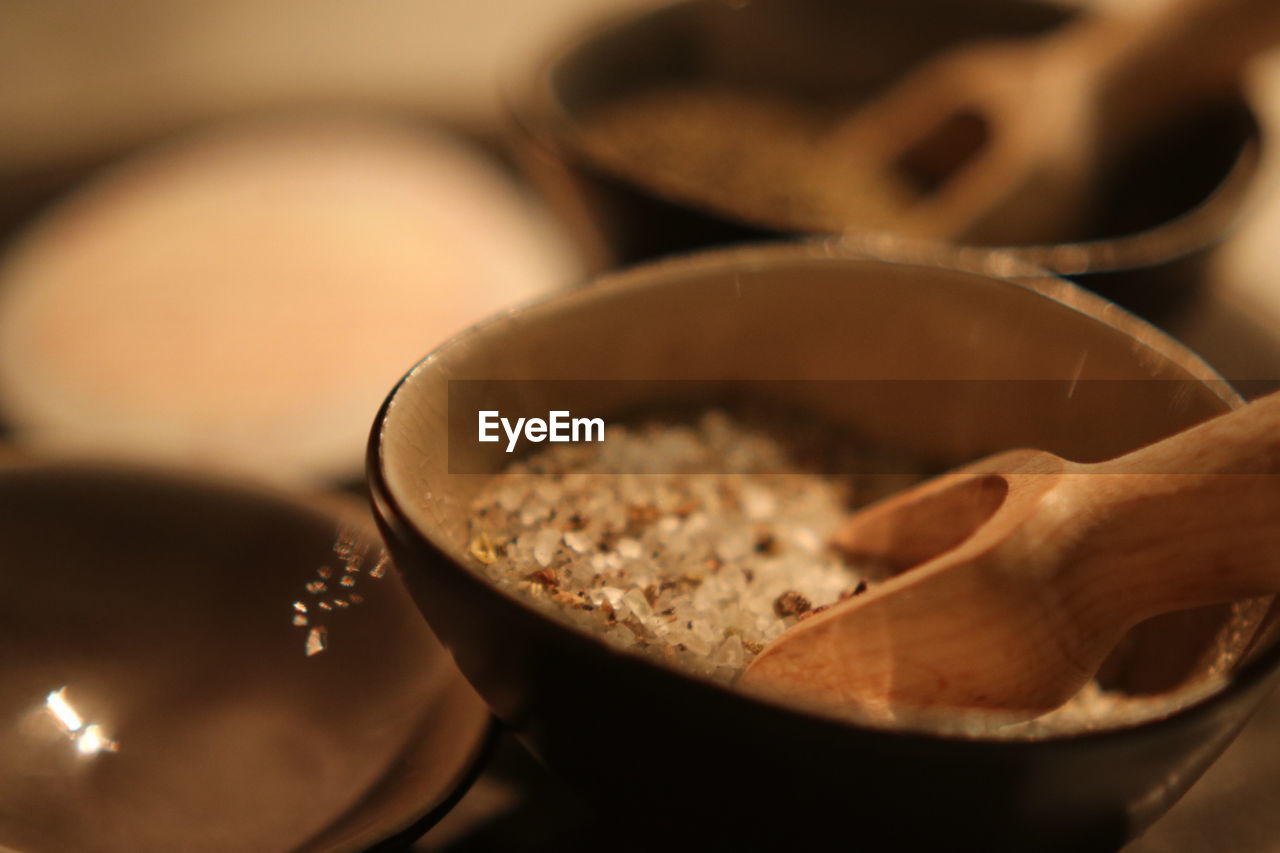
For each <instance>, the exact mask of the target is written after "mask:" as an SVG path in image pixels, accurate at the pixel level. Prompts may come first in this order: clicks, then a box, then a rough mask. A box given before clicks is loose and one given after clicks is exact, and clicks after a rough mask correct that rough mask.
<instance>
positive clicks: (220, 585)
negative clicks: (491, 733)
mask: <svg viewBox="0 0 1280 853" xmlns="http://www.w3.org/2000/svg"><path fill="white" fill-rule="evenodd" d="M0 531H2V532H3V536H4V543H5V546H4V550H5V559H4V562H3V564H0V586H2V588H3V589H4V596H3V598H0V849H3V850H5V851H14V853H60V851H71V850H75V851H84V853H161V851H163V853H169V851H175V850H184V851H192V853H196V851H210V853H212V851H231V850H235V851H246V853H248V851H260V853H268V851H285V850H288V851H295V853H358V851H365V850H369V849H372V848H373V847H375V846H376V845H378V844H380V843H382V842H384V841H386V840H387V839H389V838H392V837H396V838H400V839H401V840H403V838H404V837H406V836H407V837H410V838H411V837H416V835H418V834H421V832H422V831H423V829H424V828H425V826H426V825H428V824H430V823H433V822H434V821H436V820H438V819H439V818H440V816H441V815H442V814H443V812H444V811H446V810H447V809H448V808H449V807H450V806H452V804H453V803H454V802H455V801H456V798H457V797H458V796H460V795H461V790H462V789H464V788H465V787H466V783H467V782H468V781H469V780H470V778H471V775H472V773H473V772H474V769H475V767H476V766H477V764H478V762H479V761H480V760H481V758H482V756H483V751H484V749H483V748H484V745H485V743H486V739H487V737H486V736H487V732H488V730H489V721H490V717H489V714H488V712H487V710H486V709H485V707H484V703H483V702H481V701H480V699H479V697H477V696H476V695H475V693H474V692H473V691H472V690H471V689H470V688H469V687H468V685H467V684H466V682H465V681H464V680H463V678H462V676H461V675H460V674H459V673H458V671H457V669H456V668H455V667H454V666H453V664H452V662H451V661H450V660H449V659H448V657H447V656H446V655H445V653H444V650H443V649H442V648H441V646H440V644H439V642H438V641H437V640H436V639H435V638H434V637H433V636H432V634H431V632H430V631H429V630H428V629H427V627H426V626H425V625H424V624H423V623H422V620H421V618H420V617H419V616H418V614H417V612H416V611H415V609H414V607H413V603H412V602H411V601H410V600H409V597H408V595H407V594H406V592H405V590H404V587H403V586H402V585H401V584H400V582H399V580H398V579H397V577H396V576H395V574H394V573H392V572H389V571H384V569H385V562H384V563H383V565H382V567H381V568H380V567H379V562H378V561H379V559H380V557H382V556H383V551H382V549H381V547H380V546H379V545H378V540H377V536H376V534H375V533H374V532H373V530H372V523H371V521H370V520H369V518H368V512H367V510H364V509H363V508H362V507H361V506H360V504H359V502H356V501H354V500H353V499H331V498H328V497H313V498H298V497H294V496H290V495H288V494H282V493H279V492H275V491H271V490H267V489H263V488H260V487H258V486H246V485H243V484H241V483H235V482H230V481H219V480H215V479H209V478H204V477H195V476H191V475H178V474H173V473H166V472H162V471H158V470H155V469H147V468H138V467H124V466H118V465H112V466H107V465H101V464H90V463H79V462H74V463H73V462H50V461H37V460H32V459H22V458H18V457H16V456H9V457H7V458H5V459H4V460H3V464H0ZM325 587H327V588H325ZM339 601H340V602H341V603H339Z"/></svg>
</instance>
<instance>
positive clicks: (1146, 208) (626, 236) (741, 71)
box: [509, 0, 1259, 319]
mask: <svg viewBox="0 0 1280 853" xmlns="http://www.w3.org/2000/svg"><path fill="white" fill-rule="evenodd" d="M1072 14H1074V13H1073V11H1071V10H1069V9H1068V8H1067V7H1065V6H1062V5H1058V4H1055V3H1051V2H1041V0H951V1H950V2H938V0H859V2H856V3H841V2H838V0H753V2H750V3H734V2H725V0H691V2H683V3H676V4H672V5H670V6H667V7H663V8H660V9H658V10H657V11H645V12H641V13H638V14H633V15H631V16H629V17H626V18H623V19H621V20H618V21H615V22H614V23H612V24H609V25H606V26H602V27H598V28H596V29H594V30H592V31H590V32H588V33H585V34H583V35H581V36H580V37H578V38H577V39H575V40H574V41H572V42H571V43H570V44H568V45H567V46H566V47H565V48H564V49H562V50H560V51H559V52H558V53H556V54H555V55H553V56H551V57H550V58H549V59H548V61H547V62H546V63H545V65H544V66H543V67H542V68H540V69H538V70H537V71H536V73H534V74H533V75H531V78H530V79H527V80H522V81H520V82H519V83H517V84H516V85H515V86H513V87H512V93H511V95H510V97H509V105H510V111H511V115H512V118H513V124H514V126H515V129H516V131H517V132H516V133H515V139H516V140H517V148H518V149H519V150H520V151H521V152H522V153H523V155H524V157H523V160H524V162H525V164H526V165H527V168H528V171H529V173H530V175H531V176H532V177H533V178H534V179H535V181H536V182H537V183H538V184H540V185H541V186H542V187H543V188H544V190H545V191H546V194H547V196H548V198H549V199H550V200H551V201H552V202H553V203H554V204H555V205H556V206H557V207H558V209H559V210H560V211H561V213H562V215H563V217H564V219H565V220H566V221H567V222H568V224H569V225H570V226H571V229H572V230H573V232H574V233H575V234H576V235H577V237H578V241H579V243H580V244H581V245H582V247H583V249H584V251H585V253H586V255H587V256H588V257H589V258H590V259H591V261H592V262H593V263H594V264H595V266H596V268H597V269H603V268H607V267H610V266H613V265H617V264H629V263H633V262H636V261H641V260H647V259H650V258H654V257H657V256H661V255H665V254H669V253H672V252H678V251H683V250H688V249H693V248H700V247H705V246H711V245H724V244H729V243H741V242H747V241H758V240H760V239H764V238H768V237H772V236H778V235H797V234H816V233H832V234H835V233H842V234H845V235H846V238H847V239H848V240H849V241H850V242H851V243H852V244H854V245H857V246H861V245H864V244H865V243H867V242H868V241H874V240H876V239H877V236H876V234H875V232H871V231H867V230H864V229H858V228H848V229H847V228H846V227H845V223H843V222H838V221H828V220H827V219H825V218H823V217H818V218H816V219H815V218H814V217H813V216H812V215H811V214H809V215H802V214H800V213H798V212H797V211H795V210H793V209H790V208H789V207H788V206H786V205H783V204H781V203H773V204H762V203H760V202H755V203H749V201H748V200H747V199H745V198H743V197H742V196H741V195H740V194H739V195H733V196H729V195H727V194H726V193H725V192H724V191H723V188H722V186H721V182H722V181H723V180H724V178H723V176H721V175H718V174H716V170H713V169H710V168H708V169H704V170H702V171H701V172H699V177H698V178H697V179H695V178H692V177H690V176H685V177H682V178H678V177H675V176H674V175H673V174H671V173H668V172H665V171H664V170H663V169H661V168H659V165H658V163H657V162H655V161H654V160H653V159H652V158H648V159H647V158H646V157H644V156H640V155H637V154H636V153H635V152H633V151H630V150H628V151H625V152H624V151H622V150H620V149H617V148H616V146H613V145H611V144H609V143H607V142H606V141H603V140H601V139H600V138H599V137H598V136H595V135H593V134H592V133H591V132H589V129H590V127H591V126H592V122H593V119H594V117H595V116H597V115H598V114H599V113H600V111H601V109H602V108H607V107H610V106H616V104H617V103H619V102H620V101H622V100H624V99H626V98H629V97H631V96H634V95H636V94H637V93H648V92H655V91H660V90H663V89H668V88H673V87H674V88H679V87H690V86H705V85H714V86H717V87H720V88H721V89H722V90H725V91H730V92H734V93H737V94H738V95H741V96H744V97H751V98H758V97H766V98H769V99H772V100H774V101H777V102H780V103H789V104H791V105H793V106H794V107H796V108H797V109H801V110H803V111H804V114H805V115H807V116H809V117H810V118H811V119H812V120H813V121H814V122H815V125H818V124H821V123H823V122H828V123H829V122H833V121H836V120H838V118H839V117H841V116H845V115H848V114H850V113H851V112H853V111H856V109H857V108H858V106H859V105H860V104H862V103H865V102H866V101H868V100H869V99H871V98H873V97H874V96H875V95H877V94H878V93H880V92H882V91H883V90H884V89H885V88H886V87H887V86H888V85H889V84H891V83H892V82H893V81H895V80H896V79H898V78H900V77H902V76H903V75H904V74H905V73H906V72H907V71H909V70H910V69H912V68H915V67H916V66H918V65H919V64H920V63H921V62H924V61H927V60H928V59H929V58H931V57H933V56H936V55H937V54H939V53H940V52H945V51H947V50H948V49H949V48H952V47H954V46H955V45H957V44H961V43H965V42H968V41H972V40H975V39H983V38H993V37H1019V36H1028V35H1034V34H1038V33H1044V32H1047V31H1051V30H1052V29H1054V28H1056V27H1058V26H1060V25H1062V24H1063V22H1065V21H1067V20H1068V19H1069V18H1070V17H1071V16H1072ZM731 121H732V120H730V119H726V127H725V133H726V134H728V135H730V136H732V135H734V134H738V135H746V134H750V133H752V132H754V131H752V130H750V129H744V128H741V127H736V128H735V127H733V126H732V123H731ZM778 121H781V119H778ZM748 138H750V140H751V142H752V144H753V145H754V144H759V142H760V140H759V139H758V138H756V137H748ZM1258 150H1259V129H1258V126H1257V123H1256V121H1255V119H1254V117H1253V115H1252V113H1251V111H1250V109H1249V108H1248V106H1247V105H1246V104H1245V102H1244V100H1243V97H1242V96H1239V95H1237V96H1232V97H1230V98H1227V99H1225V100H1223V101H1222V102H1220V103H1215V104H1212V105H1209V106H1205V107H1198V108H1195V109H1192V110H1190V111H1189V112H1188V113H1187V114H1186V115H1185V116H1183V117H1181V118H1180V119H1178V120H1177V121H1176V122H1175V123H1174V124H1173V125H1171V126H1168V127H1165V128H1163V129H1162V130H1160V131H1159V132H1157V133H1153V134H1152V136H1151V138H1149V139H1147V140H1145V141H1144V142H1143V143H1142V144H1140V145H1139V146H1138V148H1137V150H1134V151H1132V152H1131V153H1130V154H1129V155H1127V156H1126V157H1124V158H1122V161H1121V162H1119V163H1117V164H1116V165H1115V167H1114V168H1113V169H1112V170H1111V171H1110V172H1109V173H1108V174H1107V175H1104V176H1102V178H1101V179H1100V184H1101V186H1100V192H1099V193H1098V195H1097V199H1096V204H1095V205H1094V206H1093V208H1092V212H1091V213H1090V214H1089V215H1087V216H1086V217H1085V219H1084V221H1083V222H1081V223H1080V225H1079V227H1078V229H1077V230H1076V232H1075V233H1073V234H1070V235H1064V238H1063V239H1062V240H1061V241H1060V242H1059V243H1056V244H1053V245H1041V246H1017V247H1010V248H1012V249H1013V250H1014V251H1015V252H1016V253H1017V254H1019V255H1020V256H1022V257H1024V258H1025V259H1027V260H1029V261H1032V262H1034V263H1036V264H1038V265H1040V266H1043V267H1045V268H1046V269H1050V270H1052V271H1054V272H1056V273H1058V274H1060V275H1066V276H1070V277H1072V278H1073V279H1074V280H1076V281H1077V282H1078V283H1080V284H1083V285H1085V286H1087V287H1089V288H1090V289H1093V290H1095V291H1097V292H1100V293H1103V294H1104V295H1106V296H1108V297H1109V298H1111V299H1113V300H1115V301H1117V302H1119V303H1121V304H1124V305H1126V306H1127V307H1131V308H1133V309H1134V310H1137V311H1139V312H1140V313H1142V314H1144V315H1146V316H1148V317H1152V318H1157V319H1163V318H1164V317H1166V316H1169V315H1172V314H1174V313H1176V310H1177V309H1178V308H1179V307H1181V306H1182V305H1183V304H1184V303H1185V301H1186V299H1187V298H1188V297H1189V296H1190V295H1192V294H1193V293H1194V292H1195V291H1196V289H1197V287H1198V285H1200V284H1201V283H1202V282H1203V280H1204V276H1205V274H1206V269H1205V260H1206V258H1207V257H1208V255H1209V253H1210V250H1211V249H1212V247H1213V246H1214V245H1215V244H1217V243H1218V242H1219V241H1220V240H1221V239H1222V238H1223V236H1224V235H1226V234H1227V233H1229V231H1230V230H1231V227H1232V226H1233V224H1234V223H1235V221H1236V219H1237V218H1238V216H1239V214H1240V213H1241V211H1242V209H1243V206H1244V203H1245V200H1246V197H1247V195H1248V189H1249V187H1250V186H1251V185H1252V183H1253V181H1254V178H1255V175H1256V172H1257V158H1258Z"/></svg>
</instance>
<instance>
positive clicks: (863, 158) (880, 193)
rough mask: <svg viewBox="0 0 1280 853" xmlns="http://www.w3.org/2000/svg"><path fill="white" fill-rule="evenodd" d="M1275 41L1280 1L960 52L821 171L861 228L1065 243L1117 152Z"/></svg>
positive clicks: (1161, 11) (880, 105)
mask: <svg viewBox="0 0 1280 853" xmlns="http://www.w3.org/2000/svg"><path fill="white" fill-rule="evenodd" d="M1278 37H1280V3H1277V2H1276V1H1275V0H1168V2H1164V3H1160V4H1158V5H1157V6H1156V7H1154V9H1153V10H1151V11H1149V12H1145V13H1143V14H1132V13H1131V14H1129V15H1124V16H1121V15H1116V14H1110V15H1100V14H1099V15H1085V16H1083V17H1082V18H1081V19H1080V20H1079V21H1078V22H1075V23H1072V24H1068V25H1067V26H1065V27H1063V28H1060V29H1058V30H1055V31H1053V32H1052V33H1050V34H1048V35H1045V36H1040V37H1035V38H1024V39H1013V40H1004V41H993V42H987V43H981V44H975V45H966V46H964V47H961V48H958V49H956V50H952V51H949V52H947V53H945V54H944V55H942V56H941V57H940V58H938V59H936V60H934V61H931V62H928V63H926V64H925V65H924V66H923V67H921V68H920V69H919V70H917V71H915V72H914V73H912V74H910V75H908V77H907V78H906V80H905V81H903V82H902V83H901V84H899V85H898V86H896V87H895V88H893V89H892V90H891V91H890V92H889V93H888V94H886V95H885V96H883V97H881V98H879V99H877V100H874V101H873V102H872V103H871V104H869V105H868V106H866V107H864V108H862V109H860V110H859V111H857V112H856V113H855V114H854V115H853V116H852V117H851V118H849V119H847V120H845V121H844V122H842V123H841V124H840V125H838V126H837V127H836V129H835V130H833V131H832V133H831V134H830V136H829V137H828V141H827V142H825V143H824V151H826V152H828V154H829V156H822V157H818V158H815V162H816V163H821V166H820V167H815V168H820V169H821V170H822V172H823V174H822V175H821V177H822V180H823V181H824V182H825V183H826V184H827V185H828V188H829V187H830V186H831V185H833V184H834V185H836V186H839V187H841V188H842V190H846V191H843V192H841V194H840V196H839V205H840V207H841V210H840V211H838V213H837V215H840V216H841V217H842V218H843V219H844V220H845V221H846V222H848V223H849V224H851V225H861V226H870V227H883V228H891V229H893V230H895V231H898V232H902V233H907V234H911V235H914V236H919V237H930V238H940V239H957V240H963V241H966V242H972V243H984V244H1025V243H1036V242H1059V241H1061V240H1062V239H1065V238H1067V237H1069V236H1070V229H1071V228H1072V226H1073V225H1074V224H1075V223H1076V222H1077V221H1078V219H1079V218H1080V217H1081V215H1082V214H1083V212H1084V209H1085V207H1086V205H1087V204H1088V202H1089V199H1090V195H1091V190H1092V187H1093V185H1094V184H1095V183H1096V176H1097V175H1098V174H1099V173H1100V172H1101V171H1102V170H1103V169H1105V168H1106V167H1107V166H1109V165H1112V164H1113V163H1114V162H1115V159H1116V157H1117V156H1118V155H1119V154H1121V153H1123V152H1125V151H1126V150H1128V149H1130V148H1131V146H1132V145H1133V144H1134V143H1135V142H1137V141H1139V140H1140V139H1142V138H1143V137H1145V136H1148V135H1149V134H1151V133H1152V132H1154V131H1158V130H1159V129H1161V127H1162V126H1165V125H1166V124H1168V123H1169V122H1170V121H1171V120H1172V119H1174V118H1176V117H1177V116H1178V115H1180V114H1184V113H1186V112H1188V111H1190V110H1193V109H1194V108H1195V107H1197V106H1198V105H1200V104H1202V103H1204V102H1206V101H1208V100H1211V99H1213V98H1215V97H1218V96H1221V95H1223V94H1224V93H1226V92H1228V91H1229V90H1230V89H1231V88H1232V87H1233V86H1234V85H1236V82H1237V80H1238V77H1239V74H1240V71H1241V69H1242V67H1243V66H1244V64H1245V63H1246V62H1247V61H1248V60H1249V59H1250V58H1251V57H1252V56H1253V55H1254V54H1256V53H1257V52H1258V51H1259V50H1261V49H1262V48H1264V47H1266V46H1267V45H1269V44H1271V43H1272V42H1273V41H1274V40H1276V39H1277V38H1278ZM832 164H834V165H832Z"/></svg>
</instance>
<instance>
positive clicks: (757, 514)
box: [738, 483, 778, 521]
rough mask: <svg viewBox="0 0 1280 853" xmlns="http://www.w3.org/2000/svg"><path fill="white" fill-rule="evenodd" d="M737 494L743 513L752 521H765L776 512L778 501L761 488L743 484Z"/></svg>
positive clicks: (770, 493)
mask: <svg viewBox="0 0 1280 853" xmlns="http://www.w3.org/2000/svg"><path fill="white" fill-rule="evenodd" d="M738 494H739V498H740V499H741V501H742V509H743V511H744V512H746V514H747V518H750V519H751V520H752V521H765V520H767V519H770V518H772V517H773V515H774V513H776V512H777V509H778V501H777V500H776V499H775V498H774V496H773V493H772V492H770V491H769V490H768V489H766V488H765V487H763V486H759V485H755V484H752V483H744V484H743V485H742V488H741V489H740V490H739V492H738Z"/></svg>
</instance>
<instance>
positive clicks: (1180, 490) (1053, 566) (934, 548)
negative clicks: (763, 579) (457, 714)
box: [740, 393, 1280, 718]
mask: <svg viewBox="0 0 1280 853" xmlns="http://www.w3.org/2000/svg"><path fill="white" fill-rule="evenodd" d="M837 544H839V545H840V546H841V547H842V548H843V549H845V550H846V551H848V552H849V553H851V554H853V555H856V556H859V557H864V558H870V559H877V560H881V561H883V562H885V563H887V564H888V565H890V566H891V567H894V568H906V567H909V566H913V565H914V566H916V568H913V569H911V570H910V571H908V572H906V573H905V574H901V575H898V576H896V577H893V578H891V579H890V580H888V581H886V582H885V583H884V584H882V585H880V586H878V587H875V588H873V589H872V590H871V591H869V592H867V593H865V594H863V595H860V596H857V597H855V598H851V599H847V600H845V601H843V602H841V603H839V604H837V605H835V606H834V607H832V608H830V609H829V610H826V611H823V612H822V613H820V614H819V615H817V616H814V617H812V618H810V619H807V620H805V621H804V622H801V623H799V624H797V625H795V626H794V627H792V628H791V629H790V630H788V631H787V632H786V633H784V634H783V635H782V636H780V637H779V638H778V639H777V640H775V641H774V642H773V643H772V644H770V645H769V646H766V647H765V649H764V650H763V651H762V652H761V653H760V654H759V655H758V656H757V657H756V658H755V660H754V661H753V662H752V663H751V665H750V666H749V667H748V668H747V670H746V672H745V673H744V674H743V676H742V678H741V680H740V683H741V684H742V685H743V686H746V687H749V688H752V689H758V690H763V691H765V692H768V693H772V694H787V695H790V696H794V697H801V698H806V699H809V700H811V701H812V702H814V703H816V704H819V705H823V706H826V707H829V708H831V709H845V710H847V709H850V708H855V709H858V712H859V713H863V714H870V715H871V716H873V717H876V716H879V717H884V716H890V715H892V714H894V713H896V712H897V711H899V710H903V709H936V708H956V709H960V708H979V709H988V710H993V711H1000V712H1004V713H1005V714H1006V715H1009V716H1010V718H1027V717H1031V716H1036V715H1038V714H1040V713H1043V712H1045V711H1048V710H1050V709H1052V708H1055V707H1057V706H1058V705H1061V704H1062V703H1063V702H1065V701H1066V700H1067V699H1068V698H1070V697H1071V696H1072V695H1073V694H1074V693H1075V692H1076V691H1077V690H1079V689H1080V687H1082V686H1083V685H1084V684H1085V682H1086V681H1088V679H1089V678H1091V677H1092V676H1093V674H1094V673H1095V672H1096V671H1097V669H1098V667H1099V666H1100V665H1101V663H1102V661H1103V659H1104V658H1105V657H1106V655H1107V653H1108V652H1109V651H1110V650H1111V649H1112V647H1114V646H1115V644H1116V642H1117V641H1118V640H1119V639H1120V638H1121V636H1123V635H1124V633H1125V632H1126V631H1128V630H1129V628H1131V627H1133V626H1134V625H1136V624H1137V623H1138V622H1140V621H1142V620H1144V619H1146V618H1148V617H1150V616H1154V615H1156V614H1159V613H1165V612H1168V611H1173V610H1180V609H1184V608H1189V607H1195V606H1199V605H1205V604H1212V603H1216V602H1224V601H1232V600H1235V599H1241V598H1250V597H1253V596H1257V595H1262V594H1266V593H1274V592H1276V591H1278V590H1280V393H1277V394H1272V395H1270V396H1268V397H1265V398H1262V399H1260V400H1258V401H1256V402H1254V403H1252V404H1250V405H1248V406H1246V407H1244V408H1241V409H1238V410H1236V411H1234V412H1232V413H1230V414H1227V415H1223V416H1221V417H1218V418H1215V419H1213V420H1210V421H1206V422H1205V423H1203V424H1200V425H1199V426H1196V427H1193V428H1191V429H1189V430H1187V431H1185V432H1182V433H1179V434H1177V435H1174V436H1173V437H1171V438H1167V439H1165V440H1163V441H1160V442H1157V443H1155V444H1152V445H1149V446H1148V447H1145V448H1143V449H1141V450H1137V451H1135V452H1133V453H1130V454H1128V455H1125V456H1121V457H1119V458H1118V459H1114V460H1111V461H1108V462H1100V463H1095V464H1079V463H1074V462H1068V461H1066V460H1064V459H1062V458H1060V457H1058V456H1055V455H1053V454H1051V453H1047V452H1044V451H1035V450H1018V451H1012V452H1009V453H1003V454H1000V455H997V456H994V457H990V458H988V459H986V460H983V461H980V462H977V463H975V464H973V465H971V466H968V467H966V468H962V469H960V470H958V471H956V472H953V473H951V474H947V475H944V476H942V477H939V478H937V479H934V480H931V481H929V482H927V483H925V484H923V485H921V486H918V487H916V488H914V489H912V490H909V491H907V492H904V493H902V494H900V495H897V496H895V497H892V498H889V499H888V500H886V501H883V502H881V503H879V504H876V505H873V506H872V507H870V508H868V509H866V510H865V511H863V512H860V513H858V514H856V515H854V516H853V517H852V518H851V519H850V520H849V522H848V523H847V526H846V527H845V528H844V529H843V530H842V531H841V532H840V534H839V536H838V542H837Z"/></svg>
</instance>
